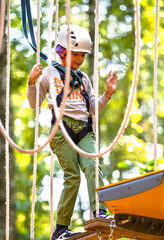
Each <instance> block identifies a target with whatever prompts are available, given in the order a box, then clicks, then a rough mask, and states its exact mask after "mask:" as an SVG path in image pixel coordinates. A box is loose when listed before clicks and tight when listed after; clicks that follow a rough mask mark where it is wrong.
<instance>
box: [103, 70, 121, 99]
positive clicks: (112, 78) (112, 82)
mask: <svg viewBox="0 0 164 240" xmlns="http://www.w3.org/2000/svg"><path fill="white" fill-rule="evenodd" d="M117 78H118V76H117V72H114V73H113V74H112V71H110V72H109V73H108V75H107V80H106V85H107V90H106V91H105V97H106V98H111V96H112V95H113V93H114V92H115V90H116V87H117Z"/></svg>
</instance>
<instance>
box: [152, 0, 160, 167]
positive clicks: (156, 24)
mask: <svg viewBox="0 0 164 240" xmlns="http://www.w3.org/2000/svg"><path fill="white" fill-rule="evenodd" d="M155 9H156V14H155V41H154V42H155V43H154V45H155V48H154V101H153V102H154V128H153V131H154V170H157V66H158V18H159V1H158V0H156V8H155Z"/></svg>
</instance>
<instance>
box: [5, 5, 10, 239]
mask: <svg viewBox="0 0 164 240" xmlns="http://www.w3.org/2000/svg"><path fill="white" fill-rule="evenodd" d="M6 78H7V79H6V124H5V125H6V132H7V133H9V101H10V100H9V96H10V95H9V92H10V0H7V77H6ZM5 153H6V155H5V159H6V240H9V227H10V226H9V222H10V176H9V143H8V141H7V140H6V141H5Z"/></svg>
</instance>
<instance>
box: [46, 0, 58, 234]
mask: <svg viewBox="0 0 164 240" xmlns="http://www.w3.org/2000/svg"><path fill="white" fill-rule="evenodd" d="M53 7H54V1H53V0H50V7H49V21H48V56H49V58H48V66H49V70H50V79H52V71H51V70H52V69H51V36H52V19H53ZM56 14H57V15H58V2H57V1H56ZM55 20H57V21H58V17H57V16H56V15H55ZM57 26H58V24H56V22H55V46H56V38H57V30H58V29H56V27H57ZM54 57H55V60H56V55H54ZM50 169H51V170H50V225H51V234H50V239H51V236H52V234H53V222H54V214H53V173H54V158H53V151H52V150H51V168H50Z"/></svg>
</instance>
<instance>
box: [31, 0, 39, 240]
mask: <svg viewBox="0 0 164 240" xmlns="http://www.w3.org/2000/svg"><path fill="white" fill-rule="evenodd" d="M36 58H37V59H36V61H37V64H39V63H40V0H37V56H36ZM39 80H40V77H38V79H37V91H36V113H35V142H34V147H35V148H37V147H38V126H39V124H38V122H39V86H40V82H39ZM36 176H37V152H35V153H34V164H33V186H32V204H31V226H30V239H31V240H34V218H35V196H36Z"/></svg>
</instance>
